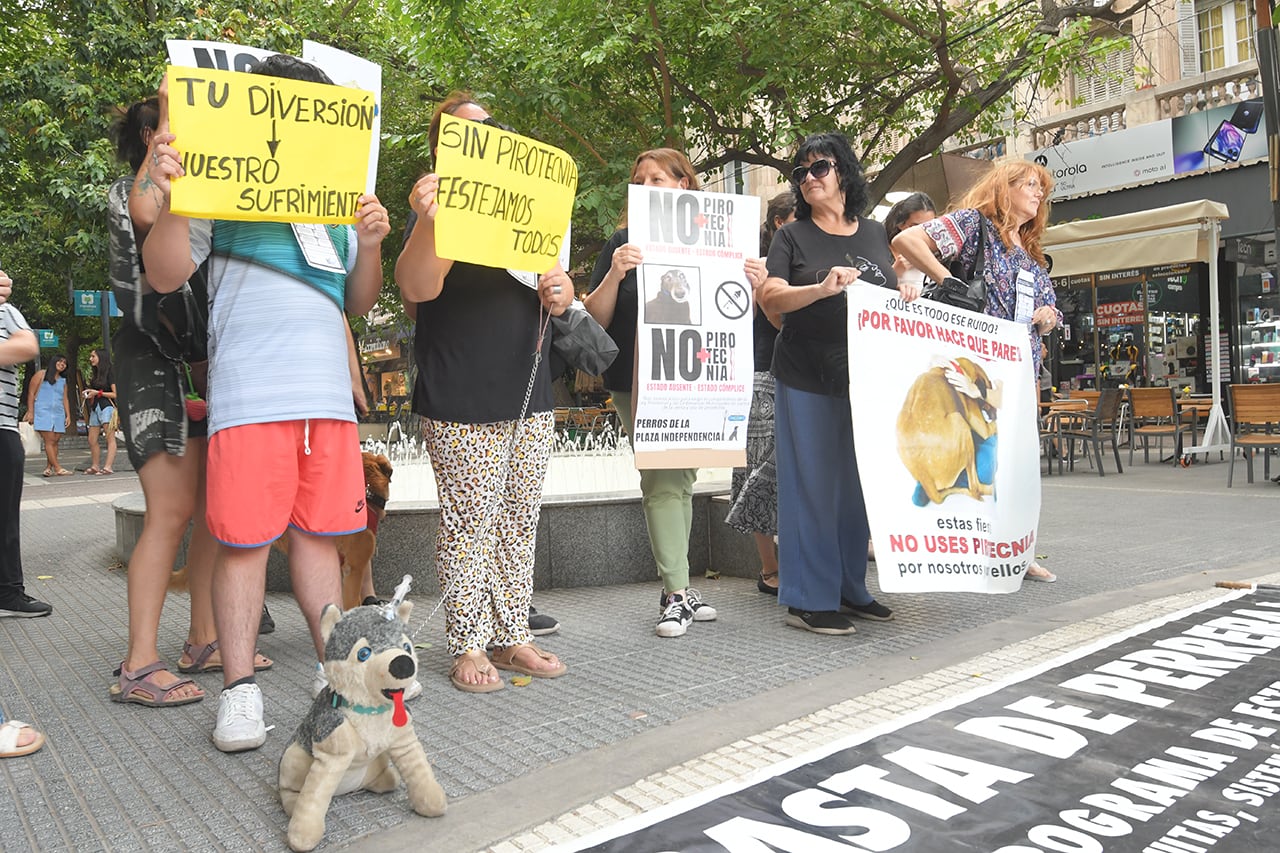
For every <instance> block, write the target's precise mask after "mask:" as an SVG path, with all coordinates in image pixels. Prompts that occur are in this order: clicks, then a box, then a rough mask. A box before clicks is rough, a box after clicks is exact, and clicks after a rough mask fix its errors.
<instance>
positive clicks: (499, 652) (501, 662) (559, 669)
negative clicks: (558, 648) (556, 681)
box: [489, 643, 569, 678]
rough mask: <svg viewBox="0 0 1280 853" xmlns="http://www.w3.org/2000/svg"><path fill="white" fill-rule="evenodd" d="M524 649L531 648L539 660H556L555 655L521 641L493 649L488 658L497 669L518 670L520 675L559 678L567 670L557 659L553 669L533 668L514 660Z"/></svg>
mask: <svg viewBox="0 0 1280 853" xmlns="http://www.w3.org/2000/svg"><path fill="white" fill-rule="evenodd" d="M525 649H532V650H533V653H534V654H535V655H537V656H538V658H539V659H540V660H545V661H550V660H556V656H555V655H553V654H551V653H550V652H547V651H543V650H542V649H540V648H538V647H537V646H535V645H534V644H533V643H521V644H520V645H518V646H507V647H506V648H501V649H494V650H493V654H492V655H490V657H489V659H490V660H491V661H493V665H494V666H496V667H497V668H498V669H505V670H508V671H509V672H518V673H521V674H522V675H531V676H533V677H534V678H559V677H560V676H562V675H564V674H565V673H566V672H568V671H569V668H568V667H567V666H565V665H564V664H563V663H560V662H559V661H557V666H556V668H555V669H533V668H531V667H527V666H525V665H524V664H522V663H519V662H518V661H517V660H516V655H518V654H520V652H522V651H524V650H525Z"/></svg>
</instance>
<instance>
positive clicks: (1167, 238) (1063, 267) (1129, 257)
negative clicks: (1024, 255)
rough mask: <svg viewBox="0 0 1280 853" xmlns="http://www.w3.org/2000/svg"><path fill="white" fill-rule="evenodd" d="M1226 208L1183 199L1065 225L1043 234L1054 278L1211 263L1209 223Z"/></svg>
mask: <svg viewBox="0 0 1280 853" xmlns="http://www.w3.org/2000/svg"><path fill="white" fill-rule="evenodd" d="M1229 215H1230V214H1228V212H1227V206H1226V205H1225V204H1222V203H1220V202H1216V201H1205V200H1201V201H1188V202H1185V203H1183V204H1174V205H1170V206H1169V207H1158V208H1155V209H1154V210H1143V211H1139V212H1137V213H1126V214H1123V215H1121V216H1108V217H1106V218H1104V219H1086V220H1082V221H1080V222H1064V223H1063V224H1061V225H1054V226H1053V227H1052V228H1049V229H1047V230H1046V231H1045V232H1044V240H1043V242H1042V245H1043V246H1044V250H1045V252H1046V253H1048V254H1049V255H1052V256H1053V275H1054V278H1060V277H1062V276H1069V275H1079V274H1081V273H1091V272H1106V271H1108V270H1122V269H1128V268H1130V267H1149V266H1157V265H1159V264H1183V263H1192V262H1194V261H1203V262H1205V263H1212V262H1214V261H1215V260H1216V259H1217V257H1218V247H1217V232H1216V230H1215V229H1211V228H1210V227H1209V223H1210V222H1211V221H1216V220H1219V219H1226V218H1227V217H1228V216H1229Z"/></svg>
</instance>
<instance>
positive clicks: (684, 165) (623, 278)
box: [583, 148, 716, 637]
mask: <svg viewBox="0 0 1280 853" xmlns="http://www.w3.org/2000/svg"><path fill="white" fill-rule="evenodd" d="M630 183H632V184H642V185H645V186H651V187H670V188H673V189H677V188H678V189H684V190H696V189H699V188H700V184H699V183H698V176H697V174H696V173H695V172H694V170H693V165H692V164H691V163H690V162H689V158H688V157H686V156H685V155H684V154H683V153H681V152H679V151H676V150H674V149H672V148H657V149H654V150H651V151H645V152H643V153H641V154H640V156H638V157H636V160H635V163H634V164H633V165H632V167H631V178H630ZM643 262H644V256H643V253H642V252H641V250H640V246H639V245H638V244H636V243H629V242H627V228H626V214H625V212H624V214H623V217H622V227H620V228H619V229H618V230H617V231H615V232H614V233H613V236H611V237H610V238H609V240H608V241H607V242H606V243H605V244H604V248H603V249H602V250H601V251H600V257H599V258H598V259H597V260H596V266H595V269H594V270H593V271H592V273H591V285H590V288H589V293H588V294H587V296H586V298H585V299H584V300H583V303H584V304H585V305H586V308H587V311H588V312H590V314H591V316H592V317H594V318H595V319H596V322H597V323H599V324H600V325H601V326H604V328H605V331H607V332H608V333H609V337H611V338H613V340H614V343H616V344H617V345H618V357H617V358H616V359H614V362H613V364H612V365H611V366H610V367H609V368H608V369H607V370H606V371H605V373H604V383H605V388H607V389H608V390H609V393H610V394H611V395H612V396H613V407H614V408H615V409H617V411H618V416H619V417H620V418H621V419H622V424H623V427H624V428H625V429H626V431H627V435H634V434H635V430H634V426H635V412H634V409H633V408H632V406H633V403H634V393H635V391H634V389H635V385H634V370H635V349H636V323H637V321H638V315H639V296H638V295H637V283H636V267H638V266H640V264H641V263H643ZM697 476H698V470H697V469H696V468H671V469H645V470H642V471H641V472H640V494H641V496H642V501H641V503H642V505H643V508H644V520H645V524H646V526H647V527H648V528H649V546H650V548H651V549H652V551H653V559H654V561H655V562H656V563H657V564H658V574H659V576H660V577H661V578H662V591H661V593H660V595H659V599H658V601H659V613H660V614H661V615H660V617H659V619H658V624H657V627H656V628H655V630H656V632H657V634H658V636H659V637H679V636H681V635H683V634H684V633H685V631H686V630H687V629H688V626H689V623H690V622H709V621H711V620H714V619H715V618H716V610H715V608H714V607H712V606H711V605H709V604H707V603H706V602H705V601H703V600H702V595H701V594H700V593H699V592H698V591H697V590H696V589H693V588H692V587H690V586H689V531H690V529H691V528H692V524H693V483H694V481H695V480H696V479H697Z"/></svg>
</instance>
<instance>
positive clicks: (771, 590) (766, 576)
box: [756, 572, 778, 596]
mask: <svg viewBox="0 0 1280 853" xmlns="http://www.w3.org/2000/svg"><path fill="white" fill-rule="evenodd" d="M777 576H778V573H777V572H761V573H760V578H759V579H758V580H757V581H756V589H758V590H760V591H761V592H763V593H764V594H765V595H775V596H776V595H777V594H778V588H777V587H776V586H769V584H767V583H765V581H769V580H773V579H774V578H776V577H777Z"/></svg>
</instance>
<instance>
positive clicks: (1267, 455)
mask: <svg viewBox="0 0 1280 853" xmlns="http://www.w3.org/2000/svg"><path fill="white" fill-rule="evenodd" d="M1273 449H1280V383H1271V384H1255V385H1232V386H1231V466H1230V467H1229V468H1228V469H1227V488H1231V478H1232V475H1233V474H1234V473H1235V470H1236V450H1239V451H1240V452H1241V453H1242V454H1244V458H1245V461H1247V462H1248V463H1249V482H1250V483H1252V482H1253V453H1254V451H1255V450H1260V451H1262V476H1264V477H1267V478H1270V477H1271V451H1272V450H1273Z"/></svg>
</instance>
